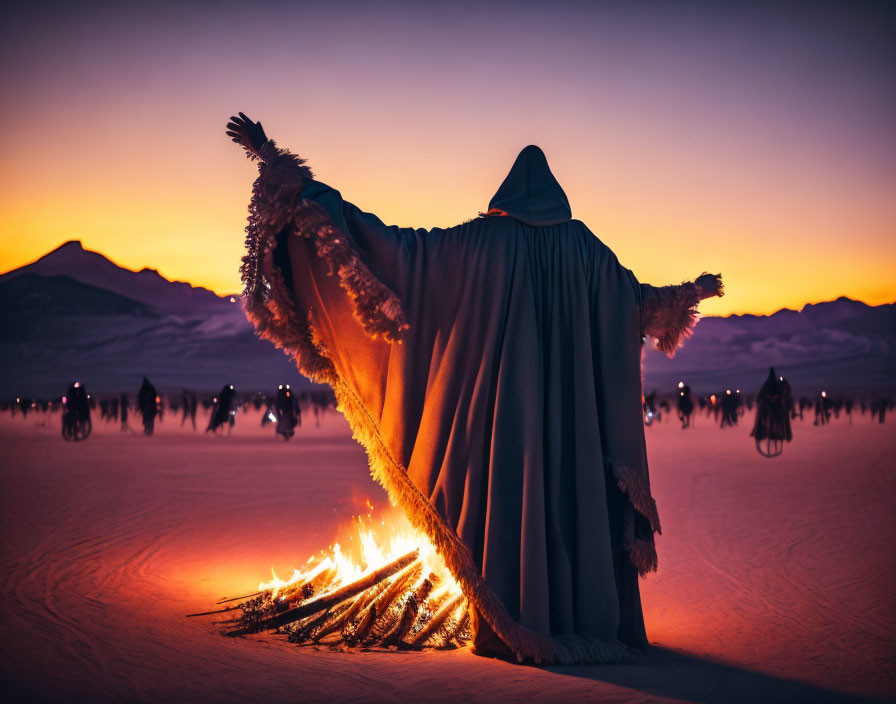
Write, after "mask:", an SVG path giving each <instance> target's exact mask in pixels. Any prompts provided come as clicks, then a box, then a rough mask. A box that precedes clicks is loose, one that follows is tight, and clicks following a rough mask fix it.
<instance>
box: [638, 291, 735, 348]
mask: <svg viewBox="0 0 896 704" xmlns="http://www.w3.org/2000/svg"><path fill="white" fill-rule="evenodd" d="M717 280H718V286H719V295H722V290H723V289H722V281H721V278H717ZM699 303H700V287H699V286H697V284H696V283H694V282H693V281H685V282H684V283H682V284H679V285H678V286H660V287H655V286H646V285H642V296H641V334H642V335H647V336H648V337H649V338H651V339H652V340H653V344H654V345H655V346H656V348H657V349H658V350H659V351H660V352H662V353H663V354H665V355H666V356H667V357H669V358H672V357H674V356H675V352H676V351H677V350H678V348H679V347H681V346H682V345H684V341H685V340H687V339H688V338H689V337H690V336H691V335H693V334H694V328H695V327H696V325H697V323H698V322H699V320H700V312H699V311H698V310H697V304H699Z"/></svg>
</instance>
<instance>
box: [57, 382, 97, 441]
mask: <svg viewBox="0 0 896 704" xmlns="http://www.w3.org/2000/svg"><path fill="white" fill-rule="evenodd" d="M91 427H92V426H91V423H90V402H89V399H88V398H87V391H86V389H85V388H84V385H83V384H81V382H79V381H76V382H74V383H73V384H72V385H71V386H69V387H68V391H67V392H66V394H65V396H63V398H62V437H63V438H65V439H66V440H74V441H78V440H86V439H87V436H88V435H90V431H91Z"/></svg>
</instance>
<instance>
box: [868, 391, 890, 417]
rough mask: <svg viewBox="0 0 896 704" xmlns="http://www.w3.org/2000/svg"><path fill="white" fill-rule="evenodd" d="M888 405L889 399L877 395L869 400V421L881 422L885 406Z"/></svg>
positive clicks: (885, 412) (884, 414)
mask: <svg viewBox="0 0 896 704" xmlns="http://www.w3.org/2000/svg"><path fill="white" fill-rule="evenodd" d="M889 405H890V403H889V399H887V398H886V397H883V396H878V397H876V398H873V399H872V400H871V422H872V423H874V422H877V423H881V424H882V423H883V422H884V419H885V418H886V416H887V408H888V406H889Z"/></svg>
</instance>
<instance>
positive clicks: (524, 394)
mask: <svg viewBox="0 0 896 704" xmlns="http://www.w3.org/2000/svg"><path fill="white" fill-rule="evenodd" d="M260 160H261V163H260V176H259V178H258V180H257V181H256V182H255V185H254V188H253V198H252V203H251V205H250V217H249V226H248V228H247V232H248V237H247V247H248V254H247V255H246V257H245V258H244V264H243V269H242V273H243V279H244V283H245V291H244V302H245V306H246V311H247V314H248V315H249V317H250V319H251V320H252V321H253V322H254V323H255V325H256V327H257V329H258V331H259V333H260V334H261V335H262V336H263V337H265V338H267V339H269V340H271V341H273V342H274V343H275V344H277V345H278V346H280V347H282V348H283V349H284V350H285V351H286V352H287V353H289V354H290V355H292V356H293V357H294V358H295V360H296V362H297V364H298V367H299V369H300V371H302V372H303V373H304V374H305V375H306V376H308V377H309V378H311V379H312V380H314V381H318V382H322V383H326V384H330V385H331V386H332V387H333V389H334V391H335V393H336V397H337V400H338V402H339V408H340V410H341V411H342V412H343V413H344V414H345V416H346V418H347V419H348V421H349V423H350V425H351V427H352V429H353V431H354V433H355V437H356V438H357V439H358V440H359V441H360V442H361V443H362V444H363V445H364V447H365V448H366V449H367V452H368V455H369V459H370V466H371V472H372V473H373V475H374V477H375V478H376V479H377V480H378V481H379V482H380V483H381V484H382V485H383V486H384V487H385V488H386V490H387V492H388V494H389V497H390V499H391V500H392V502H393V503H394V504H395V505H397V506H400V507H401V508H402V509H403V510H404V512H405V513H406V514H407V516H408V517H409V519H410V520H411V522H412V523H413V524H414V525H415V526H416V527H418V528H420V529H422V530H423V531H424V532H425V533H426V534H427V535H428V536H429V538H430V539H431V540H432V542H433V543H434V545H435V546H436V547H437V549H438V550H439V552H440V553H441V555H442V556H443V558H444V560H445V562H446V565H447V566H448V568H449V569H450V570H451V572H452V574H453V575H454V576H455V578H456V579H457V580H458V582H459V583H460V585H461V587H462V588H463V590H464V593H465V594H466V596H467V598H468V600H469V602H470V604H471V606H472V607H473V610H474V611H475V614H474V616H475V618H474V622H475V619H476V618H480V617H481V618H483V619H485V621H486V622H487V624H488V626H490V627H491V629H492V630H493V631H494V632H495V633H496V634H497V635H498V636H499V637H500V638H501V640H503V641H504V642H505V643H506V644H507V645H508V646H509V647H510V649H512V650H513V652H514V653H515V654H516V656H517V657H518V658H519V659H520V660H524V659H531V660H533V661H534V662H538V663H551V662H563V663H572V662H614V661H619V660H620V659H622V658H623V657H624V656H625V654H626V652H627V648H628V647H629V646H634V647H643V646H645V645H646V644H647V639H646V635H645V632H644V622H643V616H642V613H641V604H640V596H639V591H638V575H639V574H640V575H644V574H646V573H647V572H648V571H651V570H655V569H656V565H657V558H656V551H655V548H654V541H653V535H654V533H655V532H659V531H660V523H659V518H658V515H657V510H656V505H655V503H654V500H653V498H652V496H651V493H650V482H649V477H648V471H647V456H646V448H645V442H644V429H643V419H642V415H641V413H642V412H641V377H640V360H641V349H640V348H641V342H642V336H650V337H653V338H654V339H655V340H656V343H657V346H658V347H659V348H660V349H662V350H663V351H664V352H666V354H669V355H670V356H671V355H672V354H674V351H675V349H676V348H677V347H678V346H679V345H680V344H681V343H682V341H683V339H684V338H685V337H687V335H689V334H690V331H691V329H692V328H693V326H694V324H695V323H696V320H697V317H698V314H697V312H696V304H697V301H698V300H699V298H698V295H697V294H698V291H697V288H696V286H695V285H694V284H691V283H687V284H683V285H681V286H671V287H663V288H654V287H651V286H647V285H644V284H639V282H638V281H637V279H636V278H635V276H634V274H633V273H632V272H631V271H629V270H628V269H626V268H625V267H623V266H622V265H621V264H620V263H619V261H618V260H617V258H616V256H615V255H614V254H613V252H612V251H610V249H609V248H608V247H607V246H606V245H604V244H603V243H602V242H601V241H600V240H599V239H598V238H597V237H595V236H594V235H593V234H592V233H591V232H590V231H589V230H588V228H586V227H585V225H584V224H582V223H581V222H579V221H577V220H572V219H571V214H570V211H569V205H568V202H567V200H566V196H565V195H564V194H563V191H562V189H561V188H560V186H559V184H558V183H557V182H556V180H555V179H554V177H553V175H552V174H551V172H550V169H549V168H548V165H547V161H546V160H545V158H544V154H543V153H542V152H541V150H540V149H538V148H537V147H527V148H526V149H524V150H523V152H522V153H521V154H520V156H519V157H518V159H517V161H516V163H515V164H514V167H513V169H512V170H511V173H510V175H508V177H507V179H506V180H505V182H504V184H502V186H501V189H499V191H498V193H497V194H496V196H495V198H494V199H493V200H492V203H491V205H490V208H491V210H490V212H496V213H500V214H498V215H488V216H485V217H480V218H478V219H474V220H472V221H470V222H467V223H464V224H462V225H459V226H456V227H452V228H447V229H441V228H435V229H431V230H423V229H411V228H400V227H394V226H387V225H385V224H383V223H382V222H381V221H380V220H379V219H378V218H377V217H376V216H374V215H371V214H369V213H365V212H362V211H361V210H359V209H358V208H357V207H355V206H354V205H352V204H351V203H348V202H346V201H344V200H343V199H342V196H341V195H340V193H339V192H338V191H336V190H334V189H332V188H330V187H329V186H327V185H325V184H323V183H320V182H318V181H315V180H314V179H313V176H312V174H311V172H310V170H309V169H308V168H307V167H306V166H305V165H304V162H303V161H302V160H301V159H299V158H297V157H295V156H294V155H292V154H290V153H289V152H286V151H285V150H280V149H277V147H276V146H275V145H274V144H273V142H268V143H267V144H266V145H265V146H264V147H263V148H262V149H261V150H260Z"/></svg>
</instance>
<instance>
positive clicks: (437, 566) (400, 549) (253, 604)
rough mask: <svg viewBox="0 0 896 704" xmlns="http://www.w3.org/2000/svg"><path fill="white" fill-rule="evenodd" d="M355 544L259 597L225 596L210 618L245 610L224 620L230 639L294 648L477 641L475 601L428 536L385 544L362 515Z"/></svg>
mask: <svg viewBox="0 0 896 704" xmlns="http://www.w3.org/2000/svg"><path fill="white" fill-rule="evenodd" d="M386 530H387V529H386V526H385V524H384V523H381V524H380V531H381V533H385V531H386ZM348 542H349V543H352V545H351V546H350V549H343V547H342V545H340V544H339V543H336V544H335V545H333V546H332V547H331V548H330V549H329V551H327V552H324V553H321V554H320V555H317V556H315V557H312V558H311V559H309V560H308V562H307V563H306V564H305V566H304V567H303V568H301V569H296V570H294V571H293V574H292V576H291V577H290V578H289V579H288V580H282V579H280V578H279V577H277V576H276V575H274V576H273V579H272V580H270V581H268V582H262V583H261V584H259V587H258V588H259V591H258V592H256V593H254V594H249V595H246V596H245V597H236V598H233V599H222V600H221V601H219V602H218V604H219V605H223V608H222V609H220V610H218V611H212V612H209V613H224V612H235V611H240V612H241V614H240V615H239V616H238V617H236V618H234V619H232V620H229V621H224V622H223V624H224V625H226V626H227V627H228V628H229V629H230V630H229V631H228V635H234V636H238V635H245V634H248V633H255V632H258V631H265V630H277V631H278V632H281V633H284V634H286V635H287V637H288V639H289V640H290V641H291V642H294V643H305V644H319V645H328V646H332V647H339V648H344V647H365V648H388V647H397V648H400V649H420V648H424V647H435V648H453V647H457V646H459V645H463V644H465V643H466V642H468V641H469V639H470V627H469V617H468V614H467V601H466V599H465V598H464V596H463V593H462V592H461V589H460V586H459V585H458V584H457V582H456V581H455V580H454V578H453V577H452V576H451V574H450V572H448V570H447V568H446V567H445V565H444V563H443V562H442V560H441V558H440V557H439V556H438V555H437V554H436V551H435V548H434V547H433V545H432V544H431V543H430V541H429V539H428V538H427V537H426V536H425V535H423V534H422V533H418V532H416V531H414V530H413V529H412V528H410V526H407V525H405V526H403V527H402V528H401V529H400V530H393V535H392V536H391V537H390V538H388V539H384V538H383V537H382V536H377V535H375V534H374V531H373V529H371V528H370V527H369V526H368V525H366V524H365V522H364V521H363V520H362V519H361V518H358V519H357V533H356V534H355V535H353V536H351V537H350V538H349V541H348ZM233 602H239V603H236V604H234V603H233ZM192 615H197V616H198V615H204V614H192Z"/></svg>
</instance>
